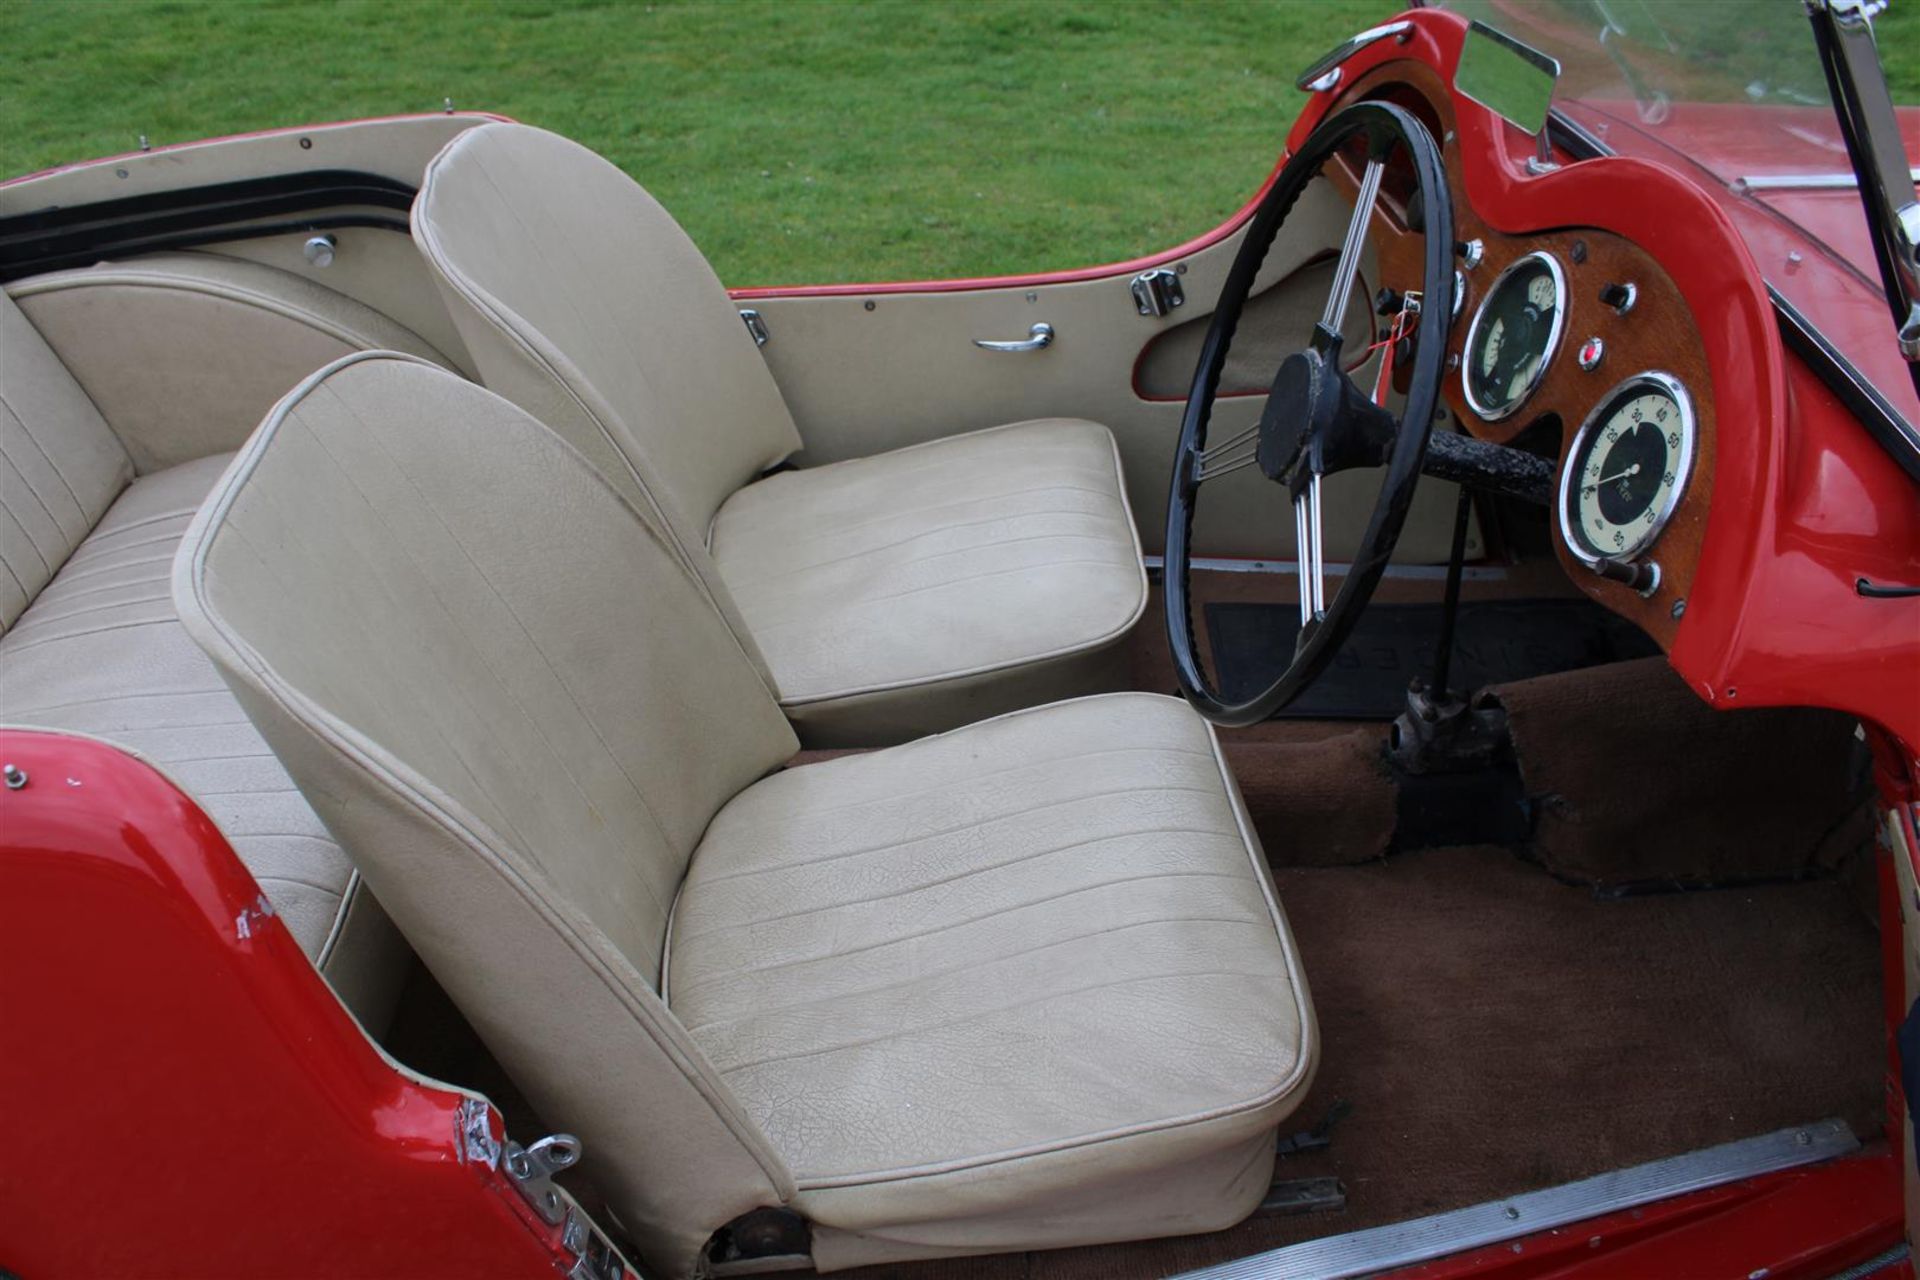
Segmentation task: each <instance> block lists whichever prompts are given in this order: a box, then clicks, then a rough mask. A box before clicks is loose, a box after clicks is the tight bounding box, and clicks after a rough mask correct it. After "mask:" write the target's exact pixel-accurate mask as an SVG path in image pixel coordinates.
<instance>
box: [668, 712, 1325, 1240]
mask: <svg viewBox="0 0 1920 1280" xmlns="http://www.w3.org/2000/svg"><path fill="white" fill-rule="evenodd" d="M669 959H670V967H669V972H668V981H669V986H668V991H667V995H668V1000H669V1005H670V1007H671V1008H672V1010H673V1012H674V1013H675V1014H676V1015H677V1016H678V1017H679V1018H680V1019H681V1020H682V1021H683V1022H684V1023H685V1024H686V1026H687V1027H688V1029H689V1031H690V1032H691V1034H692V1036H693V1038H694V1040H695V1041H696V1042H697V1043H698V1044H699V1045H700V1046H701V1048H702V1049H704V1050H705V1051H706V1053H707V1055H708V1057H709V1058H710V1060H711V1061H712V1062H713V1063H714V1065H715V1066H716V1068H717V1069H718V1070H719V1071H720V1072H721V1074H722V1075H723V1076H724V1078H725V1079H726V1081H727V1083H728V1084H729V1085H730V1086H731V1087H732V1088H733V1090H734V1091H735V1093H736V1095H737V1096H738V1097H739V1098H740V1099H741V1100H742V1102H743V1104H744V1105H745V1106H746V1108H747V1110H748V1112H749V1113H750V1114H751V1115H752V1117H753V1118H754V1119H755V1120H756V1121H757V1122H758V1123H759V1124H760V1125H761V1126H762V1127H763V1128H764V1129H765V1130H766V1132H767V1133H768V1135H769V1136H770V1137H771V1139H772V1140H773V1142H774V1144H775V1146H776V1147H777V1148H778V1150H779V1151H780V1153H781V1155H782V1156H783V1157H784V1158H785V1160H786V1161H787V1163H788V1165H789V1167H790V1168H792V1170H793V1172H794V1176H795V1180H796V1183H797V1185H798V1186H799V1188H800V1192H801V1194H800V1198H799V1200H798V1201H797V1204H798V1205H799V1207H801V1208H802V1209H803V1211H804V1212H806V1213H807V1214H808V1216H809V1217H810V1218H811V1219H812V1220H813V1221H814V1222H815V1223H816V1224H818V1225H819V1226H821V1227H825V1228H828V1229H838V1230H841V1231H844V1232H848V1233H851V1237H852V1238H861V1237H866V1238H868V1240H869V1243H870V1242H871V1237H872V1236H873V1235H874V1234H876V1233H877V1234H881V1235H883V1236H884V1238H885V1239H886V1240H887V1241H889V1242H891V1243H890V1244H889V1245H888V1246H886V1247H882V1248H881V1249H880V1252H879V1254H877V1255H874V1256H896V1257H897V1256H900V1249H899V1248H898V1247H897V1246H899V1245H901V1244H906V1245H911V1246H914V1247H916V1248H920V1249H926V1250H932V1251H940V1250H945V1249H973V1250H976V1251H977V1250H986V1249H995V1248H1020V1247H1039V1246H1044V1245H1048V1244H1071V1243H1077V1242H1080V1241H1083V1240H1095V1239H1115V1238H1128V1237H1132V1236H1145V1235H1162V1234H1169V1233H1172V1232H1175V1231H1181V1230H1204V1229H1211V1228H1214V1227H1219V1226H1225V1225H1227V1224H1229V1223H1231V1222H1234V1221H1237V1220H1238V1219H1239V1218H1240V1217H1242V1216H1244V1215H1245V1214H1246V1213H1247V1212H1249V1211H1250V1210H1251V1209H1252V1207H1253V1205H1254V1203H1256V1202H1257V1201H1258V1199H1259V1197H1260V1196H1261V1195H1262V1194H1264V1192H1265V1189H1266V1186H1267V1182H1268V1179H1269V1177H1270V1174H1271V1169H1272V1160H1273V1139H1272V1134H1273V1130H1274V1129H1275V1127H1276V1126H1277V1125H1278V1123H1279V1121H1280V1120H1281V1119H1282V1118H1283V1117H1284V1116H1285V1115H1286V1114H1287V1113H1288V1112H1289V1111H1290V1110H1291V1109H1292V1108H1293V1106H1294V1104H1295V1102H1296V1101H1297V1099H1298V1098H1299V1097H1300V1096H1301V1094H1302V1093H1303V1092H1304V1090H1305V1089H1306V1087H1307V1084H1308V1082H1309V1079H1310V1077H1311V1075H1312V1070H1313V1066H1314V1062H1315V1055H1316V1034H1315V1030H1314V1021H1313V1014H1312V1009H1311V1005H1310V1003H1309V1000H1308V996H1307V991H1306V986H1305V982H1304V979H1303V978H1302V975H1301V973H1300V967H1299V962H1298V959H1297V957H1296V955H1295V952H1294V947H1293V942H1292V939H1291V936H1290V934H1289V932H1288V929H1287V924H1286V920H1285V918H1284V916H1283V915H1282V913H1281V909H1280V905H1279V902H1278V899H1277V897H1276V896H1275V893H1274V889H1273V885H1272V880H1271V877H1270V876H1269V874H1268V872H1267V868H1266V863H1265V859H1264V856H1263V855H1262V853H1261V850H1260V847H1259V844H1258V840H1257V837H1255V836H1254V835H1253V832H1252V829H1251V827H1250V825H1249V823H1248V822H1247V819H1246V815H1245V813H1244V812H1243V810H1242V808H1241V806H1240V802H1239V797H1238V794H1237V792H1236V791H1235V789H1234V787H1233V784H1232V782H1231V781H1230V779H1229V775H1228V774H1227V773H1226V771H1225V768H1224V766H1223V764H1222V762H1221V758H1220V755H1219V752H1218V750H1217V747H1216V744H1215V742H1214V739H1213V734H1212V731H1211V729H1210V728H1209V727H1208V726H1207V724H1206V723H1205V722H1204V721H1202V720H1201V719H1200V718H1199V717H1198V716H1197V715H1196V714H1194V712H1193V711H1192V710H1191V709H1189V708H1188V707H1187V705H1186V704H1185V703H1183V702H1180V701H1177V700H1174V699H1170V698H1163V697H1159V696H1156V695H1150V694H1114V695H1108V696H1104V697H1096V698H1085V699H1081V700H1078V701H1075V702H1069V703H1061V704H1056V705H1053V706H1047V707H1040V708H1036V709H1033V710H1029V711H1023V712H1019V713H1016V714H1013V715H1008V716H1004V717H1002V718H1000V719H997V720H992V721H988V722H985V723H982V724H977V725H973V726H971V727H968V728H965V729H960V730H956V731H954V732H952V733H948V734H945V735H942V736H940V737H936V738H930V739H926V740H923V741H920V742H915V743H911V744H909V745H906V746H901V747H895V748H891V749H889V750H885V751H880V752H874V753H870V754H863V755H857V756H848V757H843V758H840V759H836V760H832V761H828V762H825V763H820V764H813V765H808V766H804V767H801V768H795V769H789V770H787V771H784V772H782V773H779V774H775V775H774V776H772V777H770V778H767V779H765V780H763V781H761V782H758V783H756V784H754V785H753V786H752V787H749V788H748V789H747V790H746V791H745V792H743V793H741V794H740V795H739V796H738V797H736V798H735V799H734V800H733V801H732V802H731V803H729V804H728V805H727V806H726V807H725V808H723V809H722V810H721V811H720V813H719V814H718V815H717V816H716V817H715V819H714V821H713V825H712V826H711V827H710V828H709V830H708V832H707V835H706V838H705V840H704V841H703V842H702V844H701V845H700V847H699V849H698V850H697V852H696V853H695V856H694V860H693V865H692V870H691V873H690V875H689V877H688V879H687V883H686V885H685V887H684V888H683V890H682V892H681V895H680V900H679V903H678V905H677V907H676V909H675V914H674V920H673V931H672V937H671V944H670V950H669ZM1210 1160H1213V1161H1215V1163H1214V1164H1213V1165H1212V1166H1210V1168H1209V1172H1208V1173H1207V1175H1206V1176H1203V1177H1197V1178H1195V1179H1194V1180H1193V1181H1192V1182H1190V1183H1188V1182H1183V1183H1182V1184H1181V1185H1182V1186H1186V1187H1187V1188H1188V1190H1187V1191H1184V1192H1183V1191H1182V1190H1179V1189H1177V1188H1176V1187H1174V1186H1172V1185H1169V1180H1168V1179H1167V1178H1166V1171H1167V1170H1168V1169H1170V1168H1173V1167H1181V1166H1185V1167H1192V1166H1194V1165H1196V1164H1198V1165H1201V1166H1207V1164H1208V1162H1209V1161H1210ZM1090 1191H1092V1192H1097V1194H1089V1192H1090ZM1076 1197H1079V1198H1080V1199H1079V1200H1076ZM1189 1199H1191V1200H1192V1201H1194V1203H1187V1201H1188V1200H1189ZM1081 1200H1084V1201H1085V1203H1084V1204H1081V1203H1080V1201H1081ZM1076 1205H1078V1206H1079V1207H1074V1206H1076ZM1143 1205H1144V1207H1143ZM1129 1217H1132V1219H1133V1220H1132V1221H1129V1220H1128V1218H1129ZM902 1224H906V1225H902ZM834 1241H835V1237H833V1236H832V1235H831V1233H830V1232H829V1234H828V1235H827V1236H826V1237H824V1251H823V1240H822V1237H820V1236H819V1235H818V1234H816V1255H815V1256H816V1260H817V1261H820V1262H822V1264H823V1265H828V1266H831V1265H836V1262H837V1261H841V1260H860V1259H861V1258H862V1257H863V1256H865V1255H863V1254H862V1253H861V1251H860V1248H859V1247H856V1246H853V1245H849V1244H846V1243H844V1242H843V1243H841V1244H839V1245H836V1244H835V1242H834ZM836 1248H839V1249H841V1250H842V1251H843V1254H844V1257H842V1258H840V1259H836V1255H835V1250H836ZM869 1252H871V1250H869Z"/></svg>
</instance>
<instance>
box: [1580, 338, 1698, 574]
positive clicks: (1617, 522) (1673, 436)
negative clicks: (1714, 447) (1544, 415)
mask: <svg viewBox="0 0 1920 1280" xmlns="http://www.w3.org/2000/svg"><path fill="white" fill-rule="evenodd" d="M1693 451H1694V419H1693V401H1692V400H1691V399H1690V398H1689V397H1688V395H1687V389H1686V388H1685V387H1684V386H1682V385H1681V384H1680V381H1679V379H1677V378H1674V377H1673V376H1672V375H1670V374H1665V373H1639V374H1635V375H1634V376H1633V377H1631V378H1628V379H1627V380H1626V381H1625V382H1622V383H1621V384H1620V385H1619V386H1617V387H1615V388H1614V389H1613V390H1611V391H1609V392H1607V394H1606V397H1605V398H1604V399H1602V400H1601V401H1600V404H1599V406H1598V407H1597V408H1595V409H1594V411H1593V412H1592V413H1590V414H1588V415H1587V420H1586V421H1585V422H1584V423H1582V424H1581V427H1580V431H1579V434H1577V435H1576V436H1574V438H1573V447H1572V448H1571V449H1569V450H1568V451H1567V465H1566V467H1565V468H1564V469H1563V470H1562V471H1561V473H1560V535H1561V537H1563V538H1565V539H1566V543H1567V546H1568V548H1569V549H1570V550H1571V551H1572V552H1573V554H1574V555H1576V556H1578V557H1579V558H1580V559H1581V560H1582V561H1584V562H1586V563H1588V564H1593V563H1595V562H1596V561H1598V560H1600V559H1601V558H1602V557H1606V558H1609V559H1614V560H1630V559H1632V558H1633V557H1634V556H1637V555H1639V554H1640V553H1641V552H1642V551H1645V550H1646V549H1647V548H1648V547H1650V546H1652V545H1653V542H1654V540H1655V539H1656V538H1658V537H1659V536H1660V531H1661V530H1662V529H1664V528H1666V525H1667V521H1668V519H1669V518H1671V517H1672V515H1673V510H1674V508H1675V507H1676V506H1678V505H1679V502H1680V495H1681V494H1683V493H1684V492H1686V488H1687V476H1688V473H1689V472H1691V471H1692V469H1693Z"/></svg>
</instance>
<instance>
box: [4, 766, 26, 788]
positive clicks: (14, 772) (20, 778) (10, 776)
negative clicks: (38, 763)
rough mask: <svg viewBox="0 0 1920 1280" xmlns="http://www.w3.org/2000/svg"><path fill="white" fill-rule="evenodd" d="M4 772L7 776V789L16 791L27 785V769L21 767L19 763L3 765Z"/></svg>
mask: <svg viewBox="0 0 1920 1280" xmlns="http://www.w3.org/2000/svg"><path fill="white" fill-rule="evenodd" d="M5 773H6V778H7V790H9V791H18V790H19V789H20V788H22V787H24V786H26V785H27V771H26V770H25V769H22V768H21V767H20V766H19V765H17V764H10V765H7V766H5Z"/></svg>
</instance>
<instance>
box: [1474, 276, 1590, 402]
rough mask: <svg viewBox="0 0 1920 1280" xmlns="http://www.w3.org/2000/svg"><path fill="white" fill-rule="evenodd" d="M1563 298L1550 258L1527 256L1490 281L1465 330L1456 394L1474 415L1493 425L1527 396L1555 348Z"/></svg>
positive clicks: (1564, 291) (1563, 311)
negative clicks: (1462, 394) (1463, 396)
mask: <svg viewBox="0 0 1920 1280" xmlns="http://www.w3.org/2000/svg"><path fill="white" fill-rule="evenodd" d="M1566 297H1567V287H1566V277H1565V275H1564V273H1563V272H1562V271H1561V270H1560V263H1559V261H1558V260H1556V259H1555V258H1554V256H1553V255H1552V254H1550V253H1530V254H1528V255H1526V256H1525V257H1524V258H1521V259H1519V260H1518V261H1516V262H1514V263H1513V264H1512V265H1511V266H1509V267H1508V268H1507V269H1506V270H1505V271H1502V272H1501V273H1500V275H1499V277H1498V278H1496V279H1495V280H1494V282H1493V287H1492V288H1490V289H1488V290H1487V296H1486V297H1485V298H1483V299H1482V300H1481V302H1480V307H1479V310H1477V311H1475V312H1474V313H1473V324H1472V325H1471V326H1470V327H1469V328H1468V329H1467V350H1466V368H1465V370H1464V372H1463V375H1462V377H1461V388H1462V390H1464V391H1465V392H1466V396H1467V404H1468V405H1469V406H1470V407H1471V408H1472V409H1473V411H1474V412H1475V413H1477V414H1479V415H1480V416H1481V417H1482V418H1484V419H1486V420H1487V421H1488V422H1497V421H1498V420H1499V419H1501V418H1504V417H1506V416H1507V415H1508V414H1510V413H1512V412H1513V411H1514V410H1516V409H1518V408H1519V407H1520V406H1521V405H1522V404H1523V403H1525V402H1526V399H1527V397H1528V396H1530V395H1532V394H1533V389H1534V388H1535V387H1537V386H1539V385H1540V379H1541V377H1542V375H1544V374H1545V373H1546V371H1547V365H1548V363H1549V362H1550V361H1551V360H1552V359H1553V353H1554V350H1555V349H1556V348H1557V347H1558V346H1559V345H1560V331H1561V330H1562V329H1563V328H1564V327H1565V324H1564V320H1565V318H1566Z"/></svg>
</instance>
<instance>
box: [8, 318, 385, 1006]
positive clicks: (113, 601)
mask: <svg viewBox="0 0 1920 1280" xmlns="http://www.w3.org/2000/svg"><path fill="white" fill-rule="evenodd" d="M230 457H231V455H228V454H222V455H217V456H214V457H208V458H202V459H199V460H197V461H194V462H185V463H181V464H179V465H177V466H171V467H164V468H161V469H159V470H154V471H149V472H147V473H146V474H144V475H136V474H135V473H134V465H133V461H132V459H131V458H130V457H129V455H128V452H127V449H126V448H125V446H123V445H122V443H121V442H120V440H119V438H118V437H116V436H115V435H114V433H113V430H112V429H111V428H110V427H109V426H108V425H107V422H106V420H105V419H104V418H102V417H101V415H100V412H99V410H98V409H97V408H95V406H94V404H93V402H92V400H91V399H89V398H88V396H87V394H86V392H85V391H83V390H82V389H81V388H80V386H79V384H78V383H76V382H75V381H74V378H73V375H72V374H71V373H70V372H69V371H68V370H67V368H66V367H65V365H63V364H62V363H61V361H60V358H59V357H58V356H57V355H55V354H54V352H53V351H52V349H51V348H49V347H48V345H47V343H46V341H45V340H44V339H43V338H42V336H41V335H40V333H39V331H38V330H36V329H35V328H34V327H33V325H32V324H31V323H29V322H28V320H27V318H26V317H25V316H24V315H22V314H21V312H20V309H19V308H18V307H17V306H15V305H14V303H13V302H12V300H11V299H10V298H8V296H7V295H6V293H5V292H0V723H5V724H17V725H30V726H33V727H35V728H42V729H57V730H62V731H65V732H70V733H84V734H88V735H91V736H95V737H100V738H105V739H107V740H109V741H111V742H114V743H116V744H118V745H120V746H122V747H126V748H129V749H131V750H132V751H134V752H136V753H138V754H139V755H141V756H143V757H145V758H146V759H148V760H150V761H152V762H153V763H154V764H156V765H158V766H159V767H160V768H161V769H163V770H164V771H165V772H166V773H167V774H168V776H169V777H171V778H172V779H173V780H174V781H175V782H176V783H178V784H179V785H180V786H181V787H182V788H183V789H184V790H186V791H187V792H188V794H190V795H192V796H193V797H194V798H195V800H197V801H198V802H199V804H200V805H201V807H202V808H203V809H205V810H206V812H207V814H208V816H210V817H211V818H212V819H213V820H214V822H215V823H216V824H218V825H219V827H220V829H221V831H222V832H223V833H224V834H225V835H226V837H227V839H228V840H229V842H231V844H232V845H233V848H234V852H235V853H237V854H238V855H239V856H240V859H241V861H243V862H244V863H246V865H247V868H248V870H250V871H251V872H252V873H253V875H254V878H255V879H257V880H258V881H259V882H260V887H261V888H262V889H263V890H265V891H266V894H267V897H268V900H269V901H270V902H272V903H273V906H274V909H275V910H276V911H277V912H278V913H279V915H280V917H281V919H282V920H284V921H285V922H286V924H287V927H288V928H289V929H290V930H291V931H292V933H293V936H294V938H295V940H296V941H298V942H299V943H300V945H301V946H302V948H304V949H305V951H306V953H307V955H308V956H309V957H310V958H311V959H312V960H313V962H314V964H315V965H316V966H317V967H318V968H319V970H320V973H321V976H323V977H324V978H326V979H327V981H328V982H329V983H330V984H331V985H332V986H333V988H334V991H335V992H336V993H337V994H338V995H339V996H340V998H341V1000H342V1001H343V1002H344V1003H345V1004H346V1006H347V1007H348V1008H349V1009H350V1010H352V1011H353V1013H354V1014H355V1015H356V1016H357V1017H358V1018H359V1019H360V1020H361V1021H362V1022H363V1023H365V1024H367V1025H368V1026H369V1027H371V1028H372V1029H374V1030H375V1031H376V1032H377V1031H379V1030H381V1029H383V1028H384V1027H385V1025H386V1022H387V1019H388V1016H389V1014H390V1013H391V1010H392V1007H393V1002H394V999H395V998H396V996H397V995H398V993H399V989H400V983H401V979H402V978H403V977H404V976H405V974H406V971H407V966H408V963H409V957H408V955H407V951H406V947H405V944H404V943H403V942H402V941H401V940H400V936H399V934H398V933H397V932H396V931H395V930H394V928H393V925H392V923H391V922H390V921H389V920H388V919H387V917H386V915H385V913H384V912H382V911H381V909H380V904H379V903H377V902H375V901H374V900H373V895H372V894H370V893H368V892H367V891H366V888H365V885H364V884H363V883H362V882H361V879H360V876H359V874H358V873H357V872H356V871H355V870H354V867H353V863H352V862H351V861H350V860H349V859H348V858H347V855H346V854H345V853H343V852H342V851H341V850H340V847H339V846H338V845H337V844H335V843H334V840H333V837H332V836H330V835H329V834H328V833H327V829H326V827H324V826H322V825H321V823H320V819H319V818H318V817H316V816H315V815H314V812H313V810H312V809H311V808H310V807H309V806H308V805H307V803H306V801H305V800H303V799H302V798H301V796H300V793H299V792H298V791H297V790H295V788H294V785H293V781H292V780H291V779H290V778H288V777H287V774H286V771H285V770H284V769H282V768H281V767H280V765H279V763H278V762H277V761H276V760H275V759H274V758H273V753H272V752H270V751H269V750H268V749H267V745H266V743H265V742H263V741H261V739H260V735H259V733H258V732H256V731H255V729H254V727H253V726H252V725H251V724H250V723H248V721H247V717H246V713H244V712H243V711H241V710H240V708H239V706H238V705H236V704H235V702H234V700H233V695H232V694H231V693H229V692H228V691H227V688H226V686H225V684H223V683H222V682H221V679H220V676H219V673H217V672H216V671H215V670H214V669H213V664H212V663H210V662H208V661H207V658H206V655H204V654H203V653H201V652H200V650H199V649H198V648H197V647H196V646H195V645H194V643H193V641H192V640H190V639H189V638H188V637H187V633H186V631H185V630H184V629H183V628H182V627H181V625H180V622H179V619H178V618H177V617H176V616H175V614H174V611H173V598H172V596H171V594H170V593H169V591H168V586H167V581H168V571H169V568H170V566H171V565H172V562H173V552H174V549H175V547H176V546H178V544H179V541H180V537H181V535H182V534H183V533H185V532H186V528H187V523H188V521H189V520H190V519H191V518H192V516H193V513H194V510H195V509H196V508H197V507H198V506H199V505H200V500H201V499H202V498H204V497H205V496H206V494H207V491H208V490H209V489H211V488H212V487H213V483H214V481H215V480H217V479H219V477H220V473H221V471H222V470H224V469H225V467H226V465H227V462H228V461H229V459H230Z"/></svg>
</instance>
